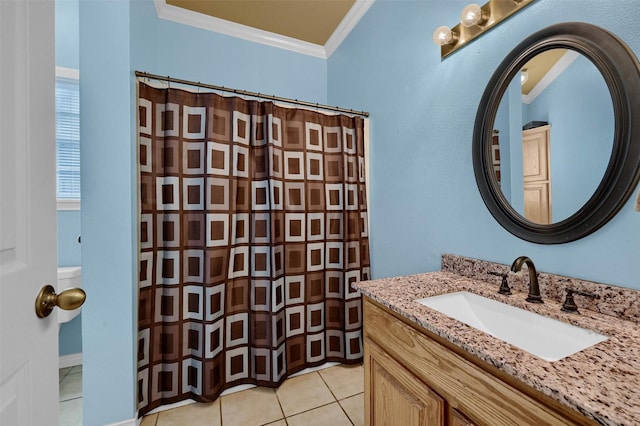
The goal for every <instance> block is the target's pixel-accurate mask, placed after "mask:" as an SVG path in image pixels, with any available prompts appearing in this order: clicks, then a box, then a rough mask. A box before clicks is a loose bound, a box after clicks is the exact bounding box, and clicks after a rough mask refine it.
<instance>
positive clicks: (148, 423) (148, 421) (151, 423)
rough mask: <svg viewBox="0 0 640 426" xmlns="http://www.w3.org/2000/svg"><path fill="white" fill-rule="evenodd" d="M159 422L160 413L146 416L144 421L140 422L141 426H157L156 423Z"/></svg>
mask: <svg viewBox="0 0 640 426" xmlns="http://www.w3.org/2000/svg"><path fill="white" fill-rule="evenodd" d="M157 421H158V413H153V414H149V415H148V416H144V417H143V418H142V421H141V422H140V426H156V422H157Z"/></svg>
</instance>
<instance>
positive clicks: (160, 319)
mask: <svg viewBox="0 0 640 426" xmlns="http://www.w3.org/2000/svg"><path fill="white" fill-rule="evenodd" d="M138 89H139V97H138V149H139V152H138V159H139V161H138V170H139V173H138V183H139V212H140V215H139V241H138V244H139V309H138V312H139V314H138V389H137V391H138V408H139V413H140V415H144V414H145V413H147V412H148V411H150V410H152V409H154V408H156V407H158V406H160V405H165V404H169V403H174V402H177V401H181V400H184V399H188V398H190V399H194V400H196V401H203V402H207V401H213V400H214V399H216V398H217V397H218V396H219V395H220V393H221V392H222V391H223V390H225V389H227V388H229V387H232V386H236V385H239V384H247V383H249V384H256V385H259V386H269V387H275V386H278V385H279V384H280V383H281V382H282V381H283V380H284V379H285V378H286V377H287V376H288V375H290V374H293V373H295V372H298V371H300V370H302V369H304V368H307V367H312V366H317V365H320V364H323V363H325V362H328V361H337V362H341V363H346V364H353V363H359V362H361V361H362V357H363V345H362V308H361V301H360V297H359V293H358V292H357V291H355V290H354V289H353V288H352V284H353V283H354V282H356V281H359V280H367V279H369V275H370V272H369V242H368V230H367V227H368V225H367V211H366V206H367V200H366V192H365V180H364V178H365V168H364V151H363V148H364V146H363V145H364V144H363V130H364V124H363V120H362V118H360V117H349V116H345V115H328V114H323V113H319V112H316V111H309V110H305V109H293V108H283V107H280V106H277V105H274V104H273V103H271V102H261V101H257V100H245V99H241V98H239V97H223V96H220V95H218V94H215V93H194V92H189V91H185V90H180V89H175V88H169V89H167V88H161V89H159V88H154V87H152V86H149V85H146V84H144V83H139V85H138Z"/></svg>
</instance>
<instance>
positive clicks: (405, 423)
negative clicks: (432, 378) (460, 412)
mask: <svg viewBox="0 0 640 426" xmlns="http://www.w3.org/2000/svg"><path fill="white" fill-rule="evenodd" d="M365 369H366V370H367V372H366V373H365V374H367V375H368V376H369V383H368V386H365V424H367V425H370V426H375V425H380V426H382V425H389V426H393V425H402V426H445V401H444V399H442V398H441V397H440V396H439V395H438V394H436V393H435V392H433V391H432V390H431V389H430V388H429V387H428V386H427V385H426V384H425V383H424V382H422V381H421V380H420V379H418V378H417V377H416V376H414V375H413V374H412V373H411V372H410V371H409V370H407V369H406V368H404V367H403V366H402V365H400V364H399V363H398V362H396V361H395V360H394V359H393V358H391V357H390V356H389V355H388V354H386V353H385V352H384V351H383V350H382V349H380V348H379V347H378V346H376V345H375V344H374V343H371V342H365Z"/></svg>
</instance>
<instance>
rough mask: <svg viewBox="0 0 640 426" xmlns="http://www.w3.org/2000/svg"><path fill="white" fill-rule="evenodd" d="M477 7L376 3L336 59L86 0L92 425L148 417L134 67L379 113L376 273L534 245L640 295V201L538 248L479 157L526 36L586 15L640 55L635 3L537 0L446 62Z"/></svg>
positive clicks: (560, 264)
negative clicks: (491, 109) (437, 41)
mask: <svg viewBox="0 0 640 426" xmlns="http://www.w3.org/2000/svg"><path fill="white" fill-rule="evenodd" d="M467 2H468V1H467V0H433V1H429V2H426V1H419V0H415V1H409V0H406V1H400V0H393V1H392V0H377V1H376V3H375V4H374V5H373V6H372V8H371V9H370V10H369V12H368V13H367V14H366V16H365V17H364V19H363V20H362V21H361V22H360V24H359V25H358V26H357V27H356V29H355V30H354V31H353V33H352V34H351V35H350V37H349V38H348V39H347V40H346V42H345V43H344V44H343V45H342V46H341V48H340V49H339V50H338V51H337V52H336V53H335V54H334V55H333V56H332V57H331V58H330V59H329V60H328V61H323V60H320V59H317V58H311V57H306V56H302V55H298V54H294V53H291V52H285V51H282V50H278V49H274V48H270V47H266V46H261V45H256V44H253V43H250V42H246V41H242V40H237V39H233V38H230V37H227V36H223V35H218V34H214V33H210V32H207V31H203V30H199V29H196V28H188V27H185V26H183V25H180V24H176V23H172V22H167V21H163V20H159V19H158V18H157V17H156V16H155V11H154V8H153V3H152V2H151V1H150V0H145V1H131V2H128V1H119V2H111V1H104V0H81V1H80V71H81V75H82V82H81V90H82V94H81V101H82V105H83V106H82V108H83V116H82V132H83V138H86V139H88V140H89V142H88V143H87V144H85V145H84V146H83V153H82V162H83V175H82V179H83V194H82V195H83V210H82V226H83V244H82V259H83V282H84V286H85V288H86V289H87V291H88V294H89V298H88V300H87V304H86V306H85V307H84V314H83V317H84V321H83V337H84V343H85V344H84V349H85V350H84V360H85V370H84V376H85V377H84V379H83V380H84V381H83V390H84V400H83V403H84V407H83V408H84V423H85V424H86V425H89V426H93V425H103V424H110V423H114V422H118V421H122V420H126V419H129V418H132V417H133V416H134V415H135V404H134V401H135V399H134V398H135V389H136V377H135V349H136V333H135V318H136V312H135V311H136V293H137V291H136V242H135V241H136V232H137V230H136V227H135V223H136V202H135V193H136V189H135V122H134V113H135V103H134V102H135V100H134V99H135V83H134V79H133V73H132V72H133V70H135V69H140V70H146V71H149V72H153V73H158V74H162V75H167V74H169V75H175V76H179V77H182V78H186V79H192V80H200V81H206V82H211V83H215V84H221V85H225V86H230V87H239V88H245V89H248V90H254V91H259V92H262V93H274V94H278V95H282V96H289V97H294V98H299V99H306V100H310V101H312V102H321V103H324V102H327V101H328V103H331V104H336V105H343V106H346V107H350V108H356V109H366V110H368V111H370V112H371V113H372V116H373V118H372V121H371V126H372V128H371V140H372V147H371V168H372V170H371V191H372V193H371V245H372V247H371V249H372V265H373V273H374V276H375V277H378V278H379V277H386V276H393V275H405V274H409V273H414V272H423V271H433V270H437V269H439V268H440V255H441V254H442V253H458V254H461V255H466V256H471V257H476V258H481V259H487V260H493V261H498V262H503V263H510V262H511V261H512V260H513V259H514V258H515V257H516V256H518V255H520V254H527V255H529V256H531V257H532V258H533V259H534V260H535V261H536V263H537V264H538V266H539V269H541V270H543V271H548V272H555V273H563V274H567V275H573V276H577V277H582V278H586V279H592V280H596V281H602V282H609V283H615V284H620V285H624V286H627V287H634V288H640V283H638V277H640V264H638V263H637V262H635V259H636V258H637V257H638V255H640V240H638V238H637V229H638V225H639V221H640V214H638V213H636V212H634V211H633V206H632V203H631V202H630V203H629V204H628V205H627V206H625V208H624V209H623V210H622V211H621V212H620V213H619V214H618V215H617V216H616V218H614V219H613V220H612V221H611V222H610V223H609V224H608V225H607V226H606V227H605V228H604V229H602V230H600V231H599V232H597V233H596V234H594V235H592V236H589V237H587V238H585V239H583V240H581V241H578V242H575V243H571V244H566V245H560V246H538V245H535V244H531V243H526V242H524V241H521V240H519V239H517V238H515V237H513V236H511V234H509V233H507V232H506V231H505V230H504V229H502V228H501V227H500V226H499V225H498V224H497V223H496V222H495V220H493V218H492V217H491V215H490V214H489V213H488V211H487V209H486V208H485V206H484V204H483V203H482V200H481V198H480V196H479V194H478V191H477V188H476V185H475V181H474V177H473V169H472V164H471V137H472V129H473V120H474V118H475V113H476V107H477V105H478V103H479V101H480V96H481V94H482V91H483V90H484V86H485V84H486V82H487V81H488V80H489V78H490V76H491V74H492V73H493V71H494V69H495V67H496V66H497V64H498V63H499V62H500V61H501V60H502V58H503V57H504V56H505V55H506V54H507V53H508V52H509V50H511V49H512V48H513V47H515V45H516V44H517V42H518V41H519V40H521V39H522V38H524V37H525V36H527V35H529V34H531V33H532V32H534V31H536V30H538V29H540V28H543V27H545V26H547V25H549V24H551V23H555V22H561V21H569V20H582V21H586V22H592V23H595V24H597V25H600V26H603V27H605V28H610V29H612V30H613V31H615V32H616V33H617V34H619V35H620V36H621V37H622V39H624V40H625V41H626V42H627V43H628V44H629V45H630V46H631V47H632V49H634V50H635V51H636V52H638V51H640V33H637V32H636V31H635V28H636V26H635V24H634V19H637V18H640V11H638V10H637V9H636V8H635V5H634V2H633V1H630V0H624V1H618V2H615V4H614V2H610V3H604V4H603V3H602V2H600V1H595V0H585V1H581V2H577V1H576V2H573V1H566V2H557V1H555V0H538V1H537V2H536V3H534V4H533V5H532V6H530V7H529V8H527V9H526V11H524V12H522V13H521V14H519V15H516V16H515V17H513V18H512V19H510V20H508V21H507V22H505V23H504V24H503V25H502V26H500V27H498V28H496V29H494V30H493V31H491V32H489V33H488V34H486V35H485V36H484V37H483V38H481V39H480V40H478V41H476V42H474V43H472V44H471V45H469V46H467V47H466V48H464V49H462V50H461V51H459V52H457V53H456V54H454V55H453V56H452V57H450V58H449V59H447V60H445V61H441V60H440V56H439V51H438V48H437V47H436V46H434V45H433V44H432V42H431V33H432V31H433V29H434V28H436V27H437V26H438V25H441V24H443V23H444V24H453V23H455V22H456V21H457V19H458V15H459V13H460V10H462V8H463V7H464V6H465V5H466V3H467Z"/></svg>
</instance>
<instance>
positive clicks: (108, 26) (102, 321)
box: [80, 0, 327, 426]
mask: <svg viewBox="0 0 640 426" xmlns="http://www.w3.org/2000/svg"><path fill="white" fill-rule="evenodd" d="M134 70H142V71H148V72H151V73H157V74H161V75H172V76H176V77H180V78H184V79H190V80H195V81H203V82H208V83H212V84H218V85H224V86H227V87H235V88H241V89H247V90H252V91H257V92H261V93H269V94H277V95H280V96H288V97H294V98H298V99H304V100H308V101H311V102H319V103H325V102H326V97H327V63H326V61H325V60H321V59H318V58H312V57H309V56H305V55H300V54H295V53H291V52H288V51H284V50H280V49H275V48H271V47H267V46H263V45H258V44H255V43H251V42H247V41H243V40H238V39H234V38H231V37H227V36H223V35H220V34H215V33H212V32H208V31H204V30H200V29H197V28H191V27H186V26H184V25H181V24H177V23H173V22H169V21H164V20H160V19H158V18H157V16H156V12H155V8H154V5H153V2H152V1H151V0H144V1H141V0H136V1H118V2H113V1H106V0H80V74H81V76H82V78H81V86H80V89H81V105H82V118H81V130H82V135H83V144H84V145H83V150H82V157H81V161H82V266H83V286H84V288H85V289H86V290H87V294H88V297H87V302H86V303H85V306H84V308H83V324H82V332H83V345H84V348H83V349H84V351H83V362H84V369H83V393H84V397H83V422H84V424H85V425H87V426H93V425H105V424H110V423H115V422H120V421H123V420H127V419H131V418H133V417H134V416H135V412H136V411H135V392H136V388H137V385H136V374H135V365H136V354H135V350H136V349H137V333H136V303H137V287H136V284H137V281H136V280H137V261H136V256H137V244H136V233H137V229H136V219H137V213H136V193H137V192H136V191H137V190H136V150H135V148H136V139H135V118H134V117H135V111H136V110H135V79H134V76H133V71H134Z"/></svg>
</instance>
